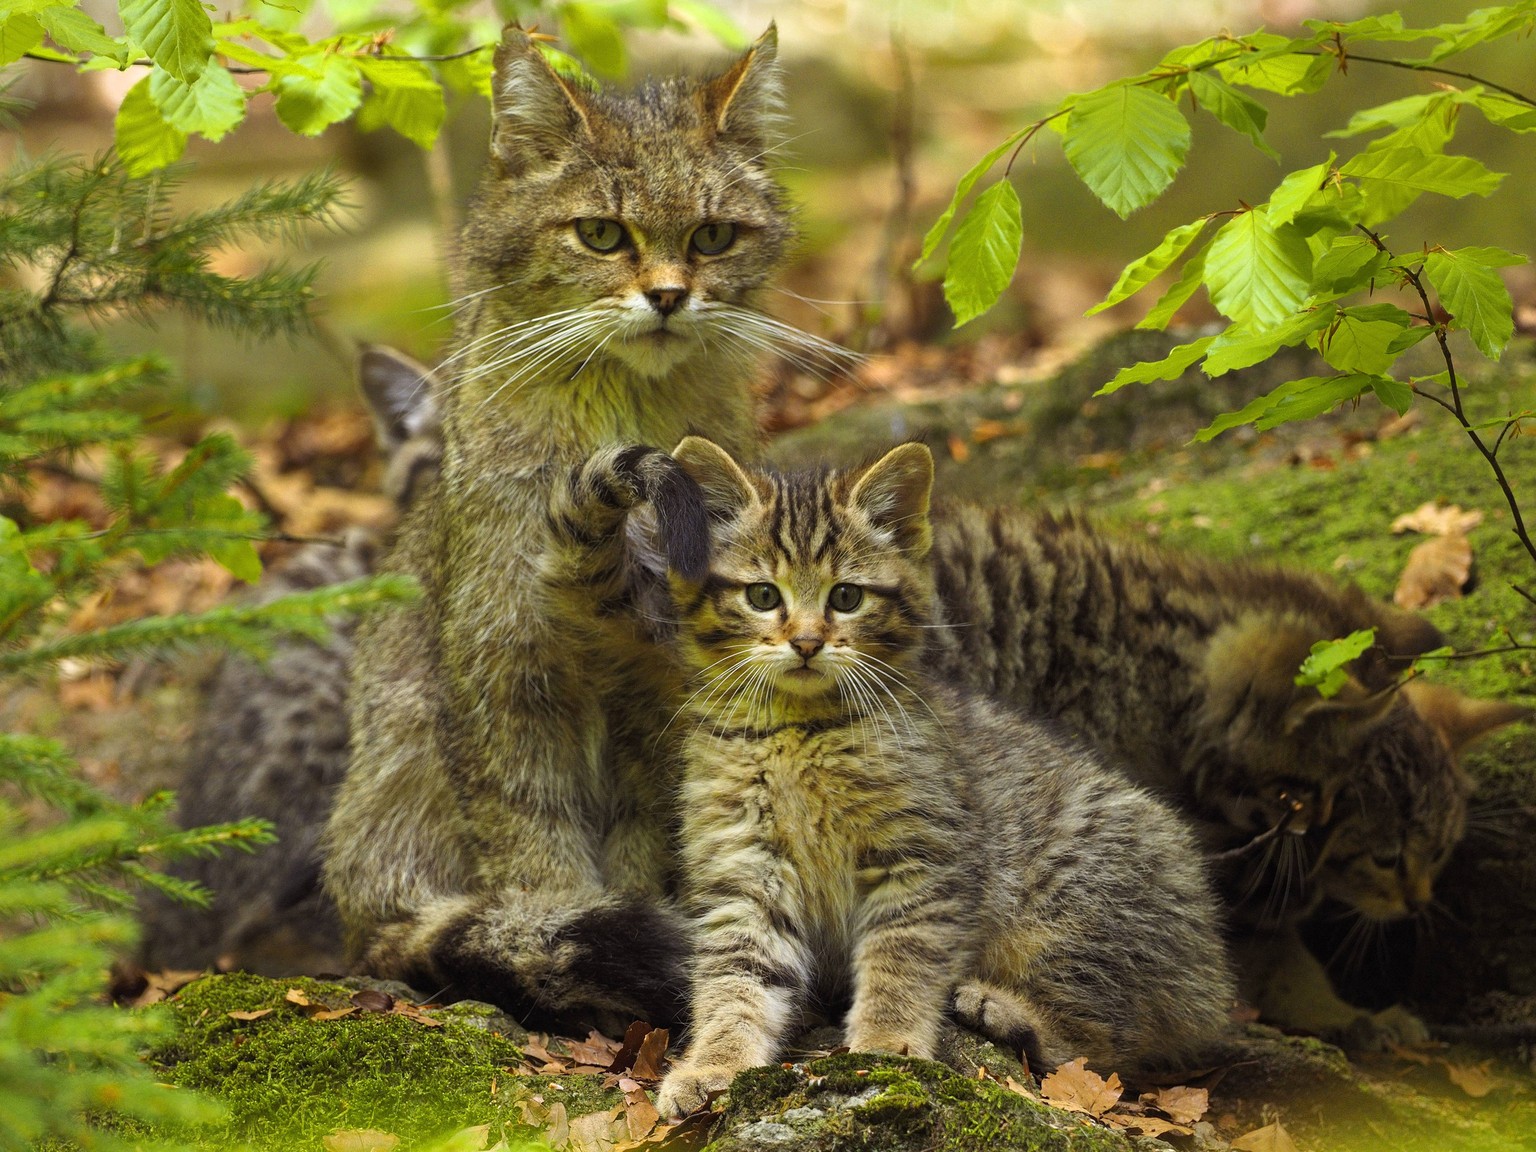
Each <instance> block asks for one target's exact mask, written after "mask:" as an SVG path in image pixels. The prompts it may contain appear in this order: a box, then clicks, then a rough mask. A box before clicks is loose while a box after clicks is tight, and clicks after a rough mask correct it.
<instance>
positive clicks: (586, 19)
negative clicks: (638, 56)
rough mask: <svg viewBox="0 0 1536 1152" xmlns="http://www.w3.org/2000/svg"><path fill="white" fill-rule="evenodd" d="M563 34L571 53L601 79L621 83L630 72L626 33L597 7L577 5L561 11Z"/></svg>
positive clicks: (571, 5) (568, 6) (562, 8)
mask: <svg viewBox="0 0 1536 1152" xmlns="http://www.w3.org/2000/svg"><path fill="white" fill-rule="evenodd" d="M560 31H561V32H562V33H564V35H565V40H566V42H567V43H568V44H570V46H571V49H572V51H574V52H575V54H576V55H577V56H579V57H581V59H582V61H583V62H584V63H585V64H586V65H587V67H588V68H590V69H592V71H593V72H595V73H597V74H598V75H599V76H602V77H603V78H605V79H608V80H618V79H621V78H622V77H623V76H624V73H625V72H626V71H628V69H629V58H628V56H626V55H625V52H624V33H623V31H622V30H620V28H619V26H618V25H617V24H615V23H614V21H613V18H612V17H611V16H609V15H608V14H607V13H606V12H604V11H603V10H602V9H601V8H599V7H598V6H597V5H596V4H584V3H579V2H578V3H571V4H566V5H564V6H563V7H561V9H560Z"/></svg>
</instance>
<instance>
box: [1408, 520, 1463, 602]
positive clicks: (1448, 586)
mask: <svg viewBox="0 0 1536 1152" xmlns="http://www.w3.org/2000/svg"><path fill="white" fill-rule="evenodd" d="M1471 576H1472V545H1471V544H1470V543H1468V542H1467V538H1466V537H1465V536H1459V535H1457V536H1434V537H1431V538H1430V539H1428V540H1426V541H1424V543H1422V544H1420V545H1418V546H1417V547H1415V548H1414V550H1413V551H1412V552H1410V553H1409V554H1408V563H1407V564H1406V565H1405V566H1404V568H1403V574H1402V576H1401V577H1400V578H1399V579H1398V582H1397V589H1396V591H1394V592H1393V593H1392V602H1393V603H1394V604H1396V605H1397V606H1398V607H1399V608H1408V609H1414V608H1428V607H1429V606H1430V605H1432V604H1439V603H1440V602H1441V601H1443V600H1459V599H1460V598H1461V593H1462V589H1463V588H1465V587H1466V586H1467V581H1468V580H1469V579H1470V578H1471Z"/></svg>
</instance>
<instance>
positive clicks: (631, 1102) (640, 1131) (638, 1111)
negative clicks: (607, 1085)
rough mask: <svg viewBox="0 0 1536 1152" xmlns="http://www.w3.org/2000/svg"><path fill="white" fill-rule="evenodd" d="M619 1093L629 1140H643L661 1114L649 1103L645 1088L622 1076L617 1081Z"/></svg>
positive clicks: (649, 1098)
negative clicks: (622, 1094) (622, 1095)
mask: <svg viewBox="0 0 1536 1152" xmlns="http://www.w3.org/2000/svg"><path fill="white" fill-rule="evenodd" d="M619 1091H620V1092H622V1093H624V1122H625V1124H626V1126H627V1127H628V1129H629V1138H630V1139H631V1140H644V1139H645V1138H646V1137H647V1136H649V1135H650V1134H651V1132H652V1131H653V1130H654V1129H655V1127H656V1124H657V1122H658V1121H660V1120H661V1113H660V1112H658V1111H656V1106H655V1105H654V1104H652V1103H651V1097H650V1095H649V1093H647V1092H646V1090H645V1086H644V1085H643V1084H641V1083H640V1082H639V1081H637V1080H631V1079H630V1078H629V1077H627V1076H624V1077H620V1079H619Z"/></svg>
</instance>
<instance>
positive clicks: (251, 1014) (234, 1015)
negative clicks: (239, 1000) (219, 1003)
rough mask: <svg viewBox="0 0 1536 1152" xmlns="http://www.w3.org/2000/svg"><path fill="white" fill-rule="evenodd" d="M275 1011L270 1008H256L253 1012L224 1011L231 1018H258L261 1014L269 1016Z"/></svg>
mask: <svg viewBox="0 0 1536 1152" xmlns="http://www.w3.org/2000/svg"><path fill="white" fill-rule="evenodd" d="M274 1011H275V1009H272V1008H258V1009H256V1010H255V1011H254V1012H226V1013H225V1015H226V1016H228V1017H229V1018H230V1019H231V1020H260V1019H261V1018H262V1017H263V1016H270V1015H272V1013H273V1012H274Z"/></svg>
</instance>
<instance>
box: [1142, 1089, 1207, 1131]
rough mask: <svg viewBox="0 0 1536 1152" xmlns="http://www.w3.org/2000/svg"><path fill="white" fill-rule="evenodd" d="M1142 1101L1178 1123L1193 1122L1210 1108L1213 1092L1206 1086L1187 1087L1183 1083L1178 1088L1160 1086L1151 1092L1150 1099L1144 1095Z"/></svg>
mask: <svg viewBox="0 0 1536 1152" xmlns="http://www.w3.org/2000/svg"><path fill="white" fill-rule="evenodd" d="M1142 1102H1143V1103H1146V1104H1151V1105H1152V1106H1153V1107H1154V1108H1156V1109H1157V1110H1158V1111H1159V1112H1162V1113H1163V1114H1164V1115H1166V1116H1167V1117H1168V1118H1169V1119H1170V1120H1172V1121H1173V1122H1174V1123H1176V1124H1193V1123H1194V1122H1195V1121H1197V1120H1199V1119H1200V1118H1201V1117H1202V1116H1204V1115H1205V1114H1206V1111H1207V1110H1208V1109H1209V1108H1210V1106H1211V1094H1210V1093H1209V1092H1207V1091H1206V1090H1205V1089H1204V1088H1185V1087H1183V1086H1182V1085H1181V1086H1179V1087H1176V1088H1159V1089H1158V1090H1157V1091H1156V1092H1154V1093H1152V1094H1151V1098H1150V1099H1149V1098H1148V1097H1146V1096H1143V1097H1142Z"/></svg>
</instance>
